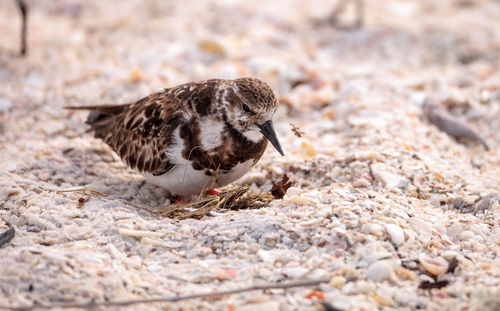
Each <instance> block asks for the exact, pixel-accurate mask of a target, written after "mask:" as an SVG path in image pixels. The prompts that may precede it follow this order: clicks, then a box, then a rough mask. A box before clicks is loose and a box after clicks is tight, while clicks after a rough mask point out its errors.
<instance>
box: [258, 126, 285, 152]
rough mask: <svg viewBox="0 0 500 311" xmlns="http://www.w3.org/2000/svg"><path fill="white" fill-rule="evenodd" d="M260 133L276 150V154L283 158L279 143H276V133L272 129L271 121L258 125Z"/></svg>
mask: <svg viewBox="0 0 500 311" xmlns="http://www.w3.org/2000/svg"><path fill="white" fill-rule="evenodd" d="M259 127H260V132H261V133H262V134H264V136H265V137H266V138H267V139H268V140H269V141H270V142H271V144H273V146H274V148H276V150H278V152H279V153H280V154H281V155H282V156H284V155H285V154H284V153H283V150H282V149H281V145H280V142H279V141H278V136H276V132H275V131H274V128H273V122H272V121H271V120H269V121H266V122H264V123H263V124H260V125H259Z"/></svg>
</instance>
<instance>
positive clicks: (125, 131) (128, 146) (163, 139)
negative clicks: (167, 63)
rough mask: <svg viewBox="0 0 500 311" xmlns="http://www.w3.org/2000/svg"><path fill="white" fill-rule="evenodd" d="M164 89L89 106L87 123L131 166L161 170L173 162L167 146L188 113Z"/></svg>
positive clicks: (153, 170)
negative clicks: (126, 101)
mask: <svg viewBox="0 0 500 311" xmlns="http://www.w3.org/2000/svg"><path fill="white" fill-rule="evenodd" d="M167 91H168V90H167ZM167 91H166V92H160V93H155V94H151V95H149V96H147V97H145V98H143V99H141V100H139V101H138V102H135V103H132V104H128V105H115V106H112V105H107V106H94V107H91V112H90V114H89V118H88V120H87V123H88V124H90V126H91V130H92V131H94V134H95V136H96V137H98V138H101V139H103V140H104V142H106V143H107V144H108V145H109V146H110V147H111V148H112V149H113V150H114V151H115V152H116V153H117V154H118V155H119V156H120V157H121V159H122V160H123V161H124V162H126V163H127V164H128V165H129V166H130V167H131V168H135V169H137V170H139V171H140V172H148V173H151V174H153V175H161V174H164V173H166V172H168V171H169V170H170V169H172V167H174V165H175V164H174V163H171V162H170V161H169V159H168V147H169V145H171V144H172V140H173V133H174V130H175V129H176V128H177V127H178V126H179V125H181V124H183V123H184V122H186V118H185V116H186V114H187V112H186V111H185V109H183V108H184V107H183V104H182V101H181V100H179V99H178V98H177V97H175V96H173V95H172V94H170V93H169V92H167Z"/></svg>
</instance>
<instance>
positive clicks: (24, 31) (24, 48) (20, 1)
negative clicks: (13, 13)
mask: <svg viewBox="0 0 500 311" xmlns="http://www.w3.org/2000/svg"><path fill="white" fill-rule="evenodd" d="M17 6H18V7H19V10H20V11H21V17H22V23H21V55H22V56H25V55H26V54H27V53H28V45H27V43H26V37H27V35H28V6H27V5H26V3H25V2H24V0H17Z"/></svg>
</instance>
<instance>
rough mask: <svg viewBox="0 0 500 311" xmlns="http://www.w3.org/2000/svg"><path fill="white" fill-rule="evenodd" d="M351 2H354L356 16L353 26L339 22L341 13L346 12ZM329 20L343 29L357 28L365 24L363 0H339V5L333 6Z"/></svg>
mask: <svg viewBox="0 0 500 311" xmlns="http://www.w3.org/2000/svg"><path fill="white" fill-rule="evenodd" d="M349 2H354V6H355V13H354V14H355V17H354V23H353V25H352V26H345V25H344V26H343V25H341V24H340V22H339V15H340V14H342V12H344V10H345V9H346V7H347V4H348V3H349ZM328 21H329V22H330V24H332V25H333V26H335V27H337V28H341V29H357V28H360V27H361V26H362V25H363V0H339V2H337V5H336V6H335V7H334V8H333V10H332V13H331V14H330V16H329V18H328Z"/></svg>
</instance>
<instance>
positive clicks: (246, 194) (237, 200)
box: [57, 186, 274, 220]
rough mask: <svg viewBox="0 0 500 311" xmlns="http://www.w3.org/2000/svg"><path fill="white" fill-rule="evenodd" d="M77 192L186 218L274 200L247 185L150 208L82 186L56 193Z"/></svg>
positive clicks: (160, 213)
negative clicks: (193, 199) (255, 191)
mask: <svg viewBox="0 0 500 311" xmlns="http://www.w3.org/2000/svg"><path fill="white" fill-rule="evenodd" d="M67 192H79V193H84V194H87V195H93V196H96V197H100V198H102V199H106V200H116V201H120V202H122V203H124V204H127V205H129V206H133V207H135V208H138V209H142V210H145V211H147V212H149V213H151V214H153V215H156V216H161V217H168V218H177V219H181V220H182V219H187V218H195V219H200V218H202V217H204V216H207V215H210V213H211V212H212V211H215V210H240V209H255V208H261V207H263V206H264V205H266V203H269V202H271V201H272V200H274V197H273V196H272V195H271V193H269V192H263V193H254V192H252V191H250V188H249V187H248V186H243V187H236V188H233V189H229V190H225V191H223V192H221V193H219V194H217V195H214V196H208V197H203V198H198V199H197V200H196V201H195V202H192V203H183V204H171V205H169V206H166V207H164V208H156V209H150V208H147V207H144V206H140V205H137V204H134V203H131V202H129V201H127V200H123V199H116V198H110V197H108V196H107V195H105V194H103V193H100V192H98V191H96V190H93V189H90V188H84V187H78V188H72V189H67V190H60V191H57V193H67Z"/></svg>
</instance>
